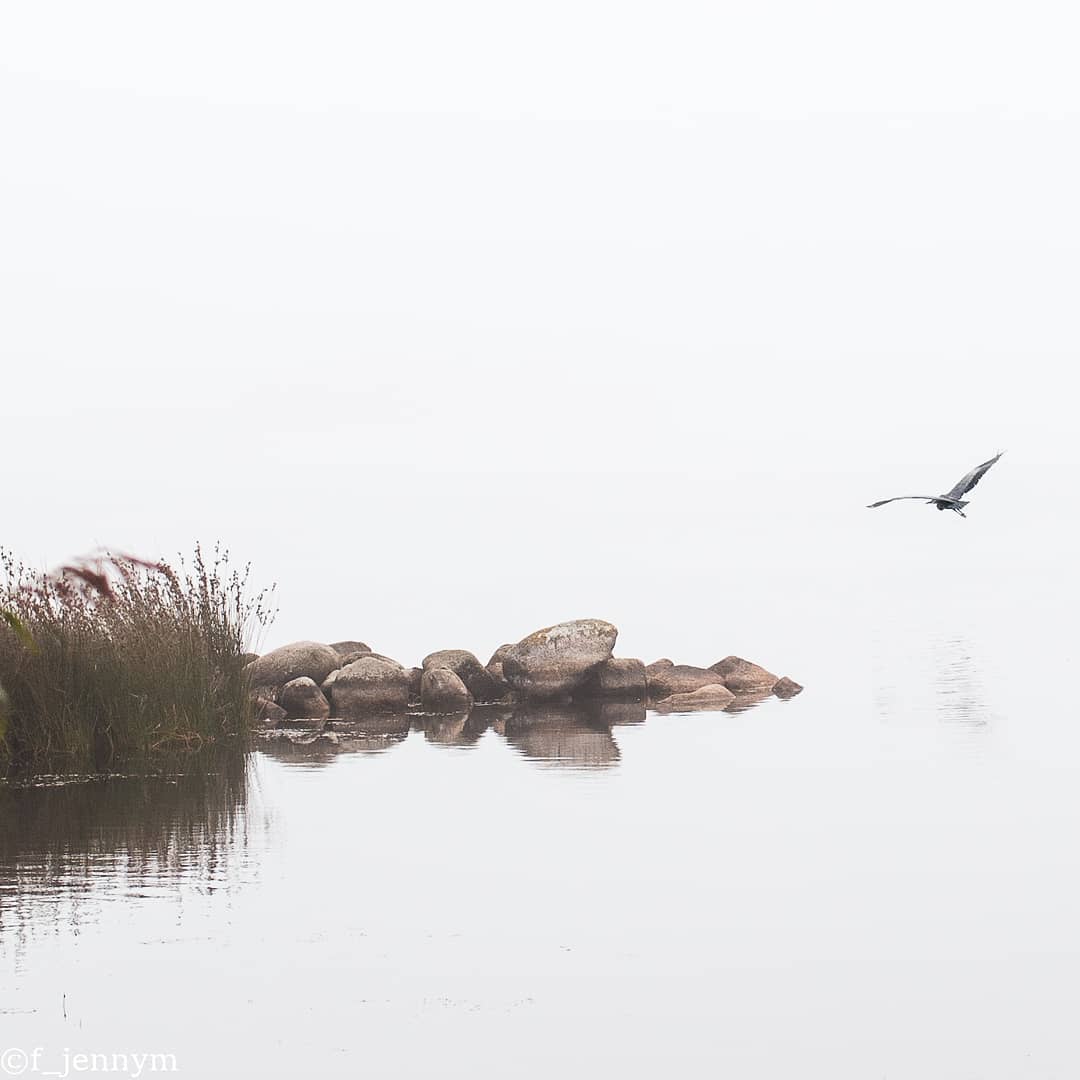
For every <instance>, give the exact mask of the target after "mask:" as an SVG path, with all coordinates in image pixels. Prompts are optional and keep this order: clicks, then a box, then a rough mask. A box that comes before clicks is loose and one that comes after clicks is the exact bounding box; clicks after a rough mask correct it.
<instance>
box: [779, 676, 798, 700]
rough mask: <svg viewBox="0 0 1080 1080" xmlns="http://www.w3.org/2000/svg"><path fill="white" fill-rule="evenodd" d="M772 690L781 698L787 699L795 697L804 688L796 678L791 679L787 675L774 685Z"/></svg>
mask: <svg viewBox="0 0 1080 1080" xmlns="http://www.w3.org/2000/svg"><path fill="white" fill-rule="evenodd" d="M772 692H773V693H774V694H775V695H776V696H777V697H778V698H780V699H781V700H783V701H787V700H788V699H789V698H793V697H794V696H795V695H796V694H801V693H802V692H803V688H802V687H801V686H800V685H799V684H798V683H797V682H796V681H795V680H794V679H789V678H788V677H787V676H786V675H785V676H784V677H783V678H782V679H781V680H780V681H779V682H778V683H777V684H776V685H775V686H774V687H773V690H772Z"/></svg>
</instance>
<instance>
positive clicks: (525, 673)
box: [502, 619, 619, 700]
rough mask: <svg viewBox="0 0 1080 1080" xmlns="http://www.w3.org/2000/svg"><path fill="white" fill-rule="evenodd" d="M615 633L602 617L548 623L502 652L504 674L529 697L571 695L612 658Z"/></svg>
mask: <svg viewBox="0 0 1080 1080" xmlns="http://www.w3.org/2000/svg"><path fill="white" fill-rule="evenodd" d="M618 634H619V631H618V630H617V629H616V628H615V627H614V626H612V625H611V623H609V622H604V621H603V620H602V619H576V620H574V621H573V622H565V623H558V624H557V625H555V626H547V627H545V628H544V629H543V630H537V631H536V632H535V633H532V634H529V636H528V637H525V638H522V639H521V641H519V642H518V643H517V644H516V645H511V646H510V647H509V648H507V649H505V650H504V651H503V658H502V673H503V677H504V678H505V679H506V682H507V683H508V684H509V686H510V688H511V689H512V690H516V691H517V692H518V693H520V694H522V695H523V696H524V697H526V698H530V699H537V700H544V699H551V698H557V697H561V696H563V695H566V694H572V693H573V692H574V691H575V690H577V689H578V688H579V687H580V686H581V685H582V684H583V683H584V682H585V681H586V680H587V679H588V677H589V676H590V674H591V673H592V672H593V671H594V670H595V669H596V668H597V667H599V666H600V665H601V664H602V663H604V661H606V660H610V659H611V650H612V649H613V648H614V647H615V639H616V638H617V637H618Z"/></svg>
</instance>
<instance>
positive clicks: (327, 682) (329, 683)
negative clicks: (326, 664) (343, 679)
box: [320, 668, 341, 701]
mask: <svg viewBox="0 0 1080 1080" xmlns="http://www.w3.org/2000/svg"><path fill="white" fill-rule="evenodd" d="M340 670H341V668H338V671H340ZM338 671H331V672H330V674H329V675H327V676H326V678H325V679H323V681H322V686H321V687H320V689H321V690H322V692H323V697H324V698H326V700H327V701H333V698H331V696H330V691H331V690H332V688H333V686H334V680H335V679H336V678H337V677H338Z"/></svg>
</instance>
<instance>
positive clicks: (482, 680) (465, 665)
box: [423, 649, 506, 701]
mask: <svg viewBox="0 0 1080 1080" xmlns="http://www.w3.org/2000/svg"><path fill="white" fill-rule="evenodd" d="M423 666H424V671H430V670H431V669H432V668H447V669H448V670H450V671H452V672H453V673H454V674H455V675H457V677H458V678H459V679H461V681H462V682H463V683H464V684H465V686H466V688H467V689H468V691H469V693H470V694H472V696H473V697H474V698H475V699H476V700H477V701H498V700H499V698H501V697H503V696H504V695H505V694H506V688H505V686H506V684H505V683H504V682H503V681H502V680H498V681H496V679H495V678H494V677H493V676H492V675H491V673H490V672H489V671H488V670H487V668H486V667H484V665H483V664H481V663H480V661H479V660H478V659H477V658H476V657H475V656H474V655H473V654H472V653H471V652H469V651H467V650H466V649H440V650H439V651H438V652H433V653H430V654H429V655H428V656H425V657H424V659H423Z"/></svg>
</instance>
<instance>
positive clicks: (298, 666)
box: [244, 641, 341, 687]
mask: <svg viewBox="0 0 1080 1080" xmlns="http://www.w3.org/2000/svg"><path fill="white" fill-rule="evenodd" d="M339 667H341V657H340V656H339V655H338V654H337V652H335V651H334V650H333V649H332V648H330V646H329V645H323V644H321V643H320V642H318V641H294V642H293V643H292V644H291V645H282V646H281V648H280V649H274V651H273V652H268V653H267V654H266V655H265V656H260V657H259V659H258V660H253V661H252V662H251V663H250V664H248V666H247V667H246V668H244V671H245V673H246V674H247V676H248V679H249V680H250V683H251V685H252V686H272V687H281V686H284V685H285V684H286V683H287V682H289V681H291V680H292V679H299V678H300V677H301V676H307V678H309V679H311V680H312V681H313V682H314V683H316V684H319V683H322V682H323V681H324V680H325V679H326V677H327V675H329V674H330V672H331V671H334V670H336V669H337V668H339Z"/></svg>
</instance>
